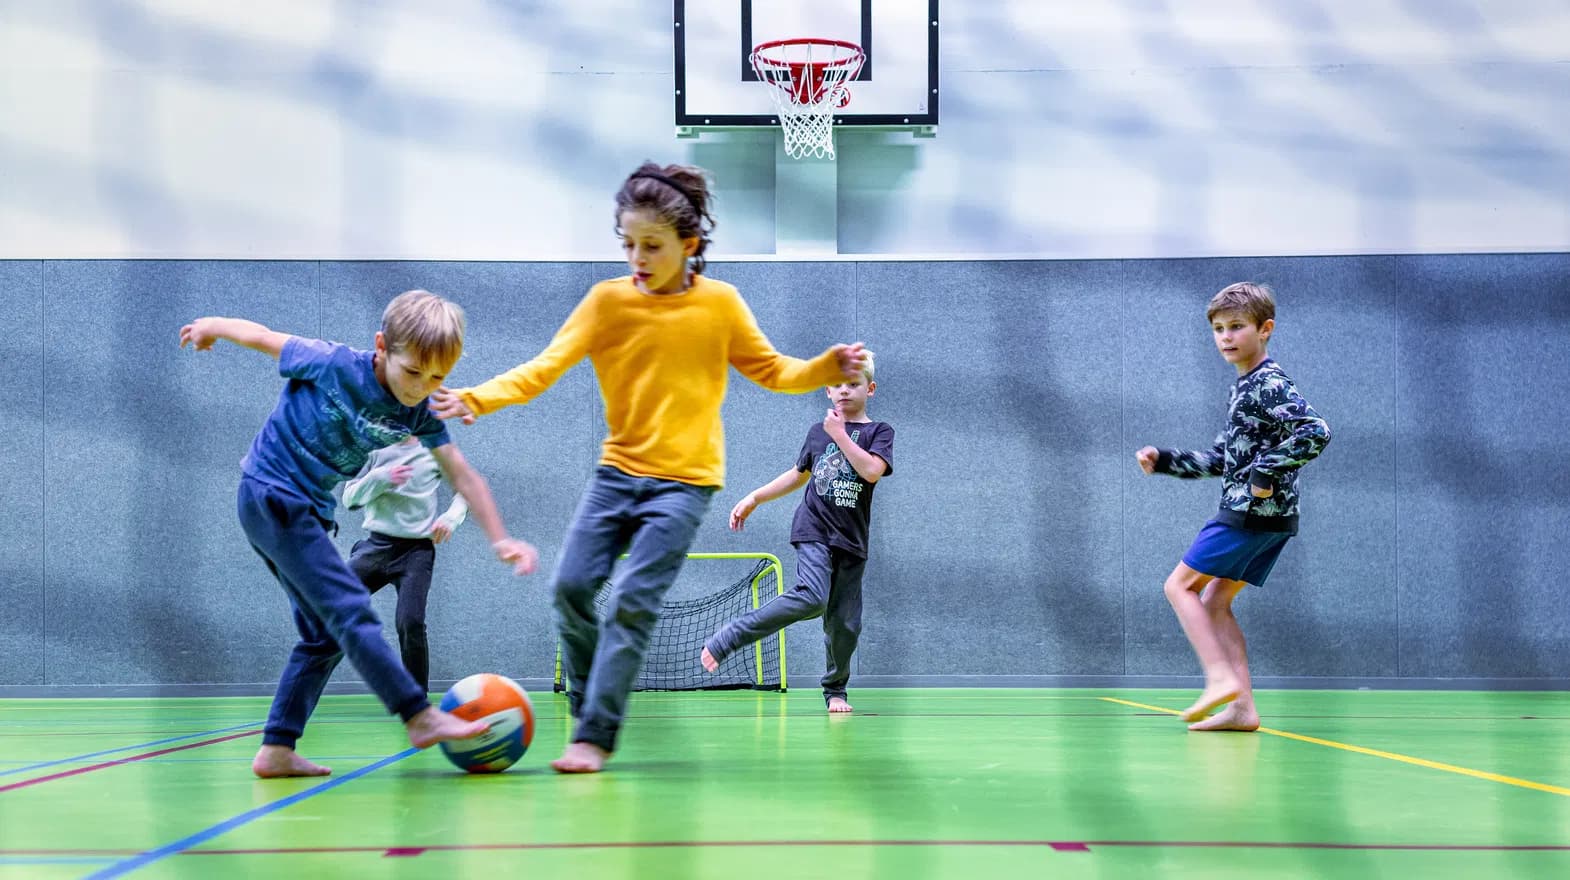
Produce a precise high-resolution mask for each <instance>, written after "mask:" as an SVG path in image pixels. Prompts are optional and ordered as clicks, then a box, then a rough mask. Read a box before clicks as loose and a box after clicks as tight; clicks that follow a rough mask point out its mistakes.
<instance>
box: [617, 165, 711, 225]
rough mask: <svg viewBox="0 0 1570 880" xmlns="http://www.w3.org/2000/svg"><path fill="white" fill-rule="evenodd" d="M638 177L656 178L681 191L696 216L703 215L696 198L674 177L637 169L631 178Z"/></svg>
mask: <svg viewBox="0 0 1570 880" xmlns="http://www.w3.org/2000/svg"><path fill="white" fill-rule="evenodd" d="M640 177H646V178H648V179H649V180H658V181H659V182H660V183H663V184H665V185H666V186H668V187H670V188H671V189H674V190H675V191H677V192H679V193H681V194H682V196H683V197H684V198H686V200H687V201H688V202H689V203H691V205H692V209H693V210H694V211H697V212H698V216H700V217H701V216H703V209H701V208H699V207H698V200H697V199H696V198H694V197H693V195H692V193H690V192H688V191H687V188H686V187H684V186H682V185H681V184H679V183H677V182H676V181H675V180H674V179H672V178H669V177H666V176H665V175H663V174H655V173H654V172H652V171H639V172H638V173H637V174H634V175H633V176H632V178H633V179H634V180H636V179H638V178H640Z"/></svg>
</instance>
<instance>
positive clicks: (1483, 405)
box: [1395, 254, 1570, 678]
mask: <svg viewBox="0 0 1570 880" xmlns="http://www.w3.org/2000/svg"><path fill="white" fill-rule="evenodd" d="M1399 266H1400V269H1399V271H1398V273H1397V274H1398V278H1399V285H1400V286H1399V291H1400V292H1399V300H1398V306H1399V307H1398V316H1399V325H1398V331H1397V333H1398V336H1399V339H1400V352H1401V357H1400V358H1399V359H1398V360H1397V362H1396V364H1395V374H1396V387H1397V389H1398V393H1397V400H1398V401H1399V405H1398V407H1397V409H1396V414H1397V421H1396V447H1397V457H1398V462H1399V465H1400V466H1399V467H1398V469H1397V484H1396V485H1397V497H1396V503H1397V509H1398V510H1399V512H1400V516H1399V519H1398V520H1397V522H1398V529H1397V533H1396V547H1397V554H1398V560H1399V562H1398V568H1399V571H1400V595H1401V603H1400V614H1399V618H1398V619H1397V621H1396V625H1397V626H1398V627H1399V629H1400V633H1401V674H1402V675H1409V676H1480V677H1528V678H1535V677H1550V676H1563V675H1564V672H1565V669H1566V664H1567V661H1570V643H1567V639H1566V636H1565V633H1567V632H1570V602H1566V595H1567V591H1566V587H1565V571H1566V570H1570V542H1567V541H1566V536H1567V535H1570V501H1567V500H1566V496H1565V488H1564V487H1565V486H1566V485H1570V456H1567V455H1566V453H1565V450H1564V438H1565V437H1566V435H1567V429H1570V407H1566V406H1565V403H1564V389H1565V388H1566V387H1570V354H1567V352H1570V255H1564V254H1558V255H1550V254H1544V255H1531V256H1511V255H1499V256H1494V257H1489V258H1486V259H1480V258H1473V257H1464V256H1455V257H1402V258H1400V262H1399Z"/></svg>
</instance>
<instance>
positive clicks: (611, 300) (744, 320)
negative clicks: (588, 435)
mask: <svg viewBox="0 0 1570 880" xmlns="http://www.w3.org/2000/svg"><path fill="white" fill-rule="evenodd" d="M585 356H587V357H588V358H589V360H590V361H591V362H593V364H594V372H595V375H597V376H598V377H599V380H600V396H601V397H602V398H603V399H604V401H605V421H606V422H607V424H608V425H609V427H610V435H609V436H607V437H606V438H605V444H604V446H603V451H602V453H601V455H600V463H601V464H608V465H610V466H612V467H615V468H618V469H620V470H622V471H625V472H627V473H629V474H633V475H634V476H640V477H657V478H659V479H662V480H675V481H677V482H682V483H690V484H692V485H695V486H721V485H723V484H724V482H725V429H724V426H723V425H722V424H721V422H720V405H721V404H723V403H724V402H725V387H726V382H727V379H728V378H729V370H728V365H734V366H735V367H736V369H737V370H739V371H740V372H741V374H742V375H743V376H746V377H747V378H748V379H751V380H752V381H754V382H756V383H758V384H759V385H762V386H763V387H764V388H767V389H769V390H771V391H783V392H787V393H793V394H799V393H803V392H807V391H813V390H816V389H818V388H821V387H823V386H825V385H828V384H830V383H833V382H836V381H838V379H839V377H840V375H841V373H840V369H839V363H838V359H837V358H835V356H834V354H833V352H832V351H825V352H824V353H823V354H820V355H818V356H817V357H815V358H813V359H812V360H810V361H804V360H801V359H800V358H793V357H787V356H785V355H782V354H780V353H779V352H777V351H775V350H774V346H773V345H771V344H770V343H769V340H768V337H766V336H764V335H763V331H762V330H760V329H758V321H757V319H756V318H754V317H753V316H752V310H751V309H749V308H747V303H746V302H744V301H743V300H742V298H741V294H739V293H737V292H736V288H734V287H732V286H731V285H729V284H726V283H725V282H723V281H714V280H712V279H709V278H705V277H703V276H702V275H698V276H696V277H695V280H694V282H693V284H692V286H691V287H690V288H688V289H687V290H686V291H685V292H683V293H679V294H663V295H655V294H647V293H644V292H642V291H640V290H639V289H638V288H637V287H636V286H635V285H634V284H633V282H632V278H631V277H630V276H628V277H622V278H614V279H611V280H609V281H602V282H600V283H599V284H596V285H594V287H593V288H591V289H590V290H589V293H588V295H587V296H585V297H584V298H583V300H582V301H581V302H579V303H578V307H577V308H575V309H573V311H572V314H571V315H569V316H568V317H567V322H566V323H565V324H563V325H562V327H561V329H560V330H558V331H556V337H555V338H554V339H552V340H551V343H550V345H548V346H546V348H545V350H544V351H543V352H540V354H539V355H538V356H537V357H535V358H534V359H533V360H531V361H529V362H528V363H526V364H521V365H519V366H517V367H514V368H513V369H511V370H508V371H507V372H505V373H503V374H502V375H500V376H497V377H496V378H494V379H492V380H490V381H489V382H486V383H484V384H482V385H478V386H476V387H474V388H464V389H460V390H459V391H458V392H457V393H458V396H459V397H460V398H461V399H462V400H463V402H464V403H465V404H466V405H467V406H468V407H469V409H470V410H472V411H473V412H474V414H475V415H484V414H486V413H489V412H494V411H496V410H498V409H500V408H502V407H504V406H510V405H512V404H515V403H527V402H528V401H530V400H532V399H534V398H535V397H536V396H538V395H539V394H540V392H542V391H544V390H545V389H546V388H549V387H550V386H551V384H552V383H553V382H555V381H556V380H557V379H559V378H561V375H562V374H563V373H565V372H567V370H568V369H570V368H571V367H572V366H573V365H574V364H576V363H578V362H579V361H581V360H583V358H584V357H585Z"/></svg>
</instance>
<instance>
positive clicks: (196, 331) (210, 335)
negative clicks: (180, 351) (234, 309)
mask: <svg viewBox="0 0 1570 880" xmlns="http://www.w3.org/2000/svg"><path fill="white" fill-rule="evenodd" d="M218 320H219V319H217V318H197V319H196V320H195V321H192V322H191V323H189V324H187V325H185V326H184V327H181V328H180V347H181V348H185V346H186V343H190V344H191V345H193V346H195V347H196V350H197V351H207V350H208V349H210V348H212V347H213V343H214V342H217V341H218V340H219V339H222V338H223V337H221V336H219V335H218Z"/></svg>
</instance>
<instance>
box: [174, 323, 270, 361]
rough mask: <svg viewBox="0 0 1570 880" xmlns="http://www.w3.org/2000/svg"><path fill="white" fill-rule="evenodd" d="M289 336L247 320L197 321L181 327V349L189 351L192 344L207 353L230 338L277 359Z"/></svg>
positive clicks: (231, 340) (237, 343)
mask: <svg viewBox="0 0 1570 880" xmlns="http://www.w3.org/2000/svg"><path fill="white" fill-rule="evenodd" d="M289 337H290V334H288V333H279V332H278V331H276V330H270V329H268V328H267V327H265V326H263V325H261V324H258V323H256V322H255V321H247V320H245V319H244V318H197V319H196V320H195V321H192V322H191V323H189V324H187V325H185V326H184V327H181V328H180V347H181V348H185V346H186V344H187V343H189V344H191V345H194V346H195V347H196V350H197V351H206V350H208V349H209V348H212V347H213V343H215V342H217V341H218V340H220V339H227V340H229V341H230V342H233V343H234V344H235V345H243V346H245V347H246V348H249V349H253V350H255V351H259V352H262V353H264V354H270V355H272V356H273V357H274V358H277V357H278V355H279V354H280V353H281V352H282V351H283V345H284V343H285V342H288V341H289Z"/></svg>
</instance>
